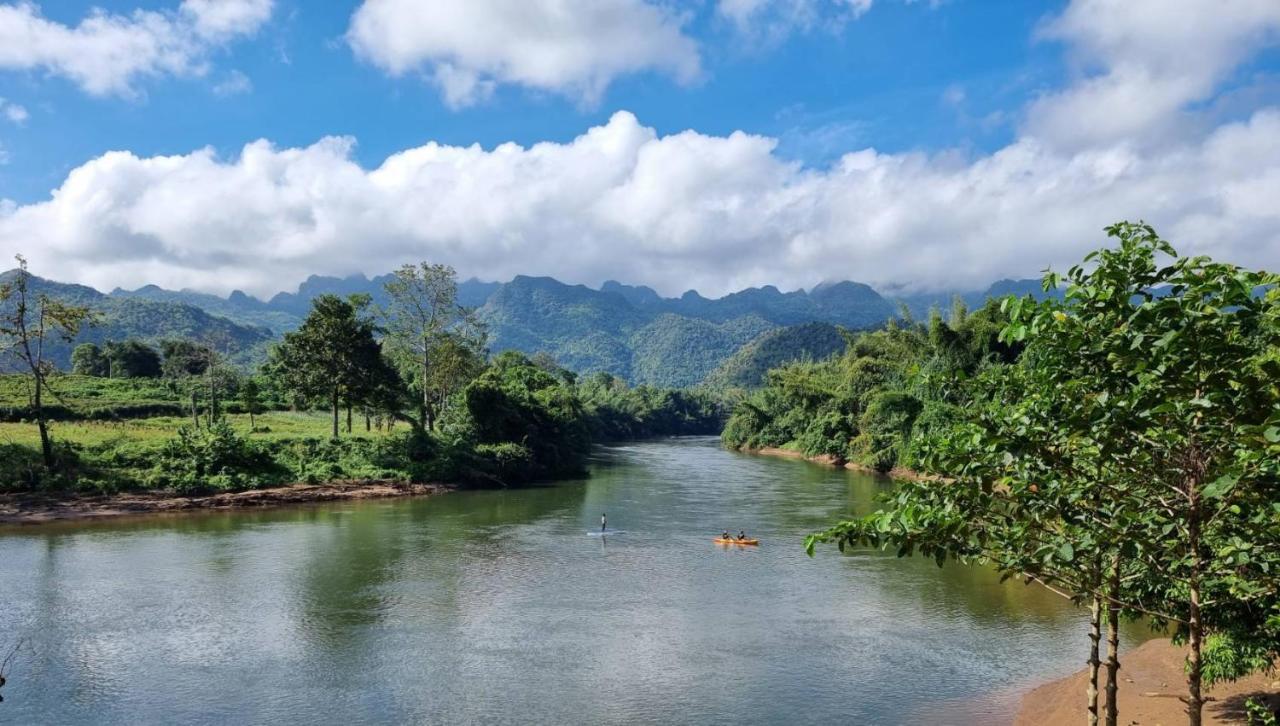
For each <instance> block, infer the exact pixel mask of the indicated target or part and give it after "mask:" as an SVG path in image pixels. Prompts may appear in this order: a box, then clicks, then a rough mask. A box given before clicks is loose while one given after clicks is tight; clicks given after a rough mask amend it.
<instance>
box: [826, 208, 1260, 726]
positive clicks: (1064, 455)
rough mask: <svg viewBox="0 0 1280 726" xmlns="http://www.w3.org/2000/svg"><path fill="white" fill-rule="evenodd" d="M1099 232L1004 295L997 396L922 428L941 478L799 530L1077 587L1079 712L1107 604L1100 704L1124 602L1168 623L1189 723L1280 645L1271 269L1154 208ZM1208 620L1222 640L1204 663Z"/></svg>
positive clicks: (1112, 714)
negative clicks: (1042, 294)
mask: <svg viewBox="0 0 1280 726" xmlns="http://www.w3.org/2000/svg"><path fill="white" fill-rule="evenodd" d="M1108 233H1109V234H1110V235H1111V236H1113V237H1114V238H1116V240H1117V242H1118V244H1117V245H1116V246H1115V247H1114V248H1109V249H1104V250H1100V251H1099V252H1097V253H1094V254H1092V255H1090V256H1089V257H1087V258H1086V260H1085V264H1083V265H1080V266H1076V267H1073V268H1072V269H1071V270H1070V271H1069V272H1068V274H1067V282H1068V285H1067V287H1066V291H1065V300H1064V301H1063V302H1061V303H1058V302H1055V301H1053V300H1049V301H1045V302H1042V303H1035V302H1034V301H1031V300H1029V299H1024V300H1016V301H1012V302H1009V303H1007V304H1006V308H1007V309H1008V313H1009V321H1010V322H1009V324H1008V325H1007V326H1005V328H1004V330H1003V332H1002V338H1003V339H1004V340H1005V341H1008V342H1015V343H1019V344H1020V343H1023V342H1025V343H1026V349H1025V352H1024V354H1023V355H1022V357H1021V359H1020V361H1019V364H1018V365H1017V366H1011V367H1008V368H1005V369H997V370H994V371H991V372H989V375H987V376H984V379H986V380H988V382H989V383H991V382H994V384H995V389H994V390H995V391H996V392H997V393H1002V394H1003V395H990V396H983V395H978V396H975V398H974V399H973V402H972V403H970V404H967V405H966V406H965V407H964V411H963V416H962V417H961V418H962V419H963V420H962V422H961V423H960V424H958V425H955V426H953V427H951V428H949V429H946V430H944V431H943V432H941V433H937V434H935V435H934V439H935V440H934V442H933V444H934V449H935V451H934V452H933V453H932V455H931V456H929V457H927V458H926V460H927V461H928V462H929V463H930V464H931V465H932V466H933V468H934V470H935V471H936V472H937V473H939V474H942V475H944V476H946V477H948V478H947V480H945V481H942V482H927V483H907V484H904V485H902V486H900V487H899V489H898V490H897V492H896V493H895V494H894V496H893V498H892V500H891V501H890V502H888V505H889V506H887V507H885V508H884V509H882V510H881V511H880V512H877V513H875V514H874V515H871V516H870V517H867V518H865V519H862V520H855V521H853V522H847V523H842V524H840V525H837V526H836V527H834V528H832V529H831V530H828V531H827V532H824V533H820V534H818V535H816V536H815V537H814V538H813V539H811V541H810V543H811V544H812V543H813V542H817V541H836V542H839V543H840V544H841V545H844V544H847V543H871V544H894V545H896V546H898V547H899V549H900V550H902V551H904V552H911V551H913V550H916V549H919V550H921V551H923V552H925V553H926V554H932V555H935V556H937V557H939V558H942V557H946V556H949V555H953V556H960V557H968V558H975V559H984V560H986V561H989V562H992V563H994V564H995V565H996V566H997V567H999V568H1000V569H1001V570H1003V571H1004V572H1005V573H1006V574H1013V575H1021V576H1026V577H1030V578H1032V579H1037V580H1040V581H1042V582H1045V583H1046V584H1048V585H1049V586H1050V587H1052V588H1055V589H1061V590H1062V591H1063V592H1064V594H1067V595H1071V596H1074V597H1076V598H1083V597H1088V598H1089V600H1090V601H1091V603H1092V605H1093V608H1092V613H1093V617H1092V618H1091V626H1092V627H1091V633H1090V637H1091V657H1090V667H1091V670H1092V672H1093V674H1094V677H1093V679H1092V683H1093V684H1094V686H1093V689H1092V693H1091V699H1090V701H1091V702H1090V706H1091V709H1090V714H1091V722H1094V721H1096V720H1097V717H1098V713H1097V699H1096V681H1097V669H1098V665H1099V659H1098V656H1097V651H1098V647H1099V640H1100V631H1099V623H1100V621H1101V610H1102V609H1103V608H1105V611H1106V614H1107V621H1108V630H1109V634H1108V636H1109V637H1108V646H1109V650H1110V654H1109V658H1108V661H1109V662H1108V668H1107V676H1108V687H1107V692H1108V695H1109V705H1108V710H1107V714H1106V717H1107V720H1108V722H1114V721H1115V719H1116V718H1117V714H1116V711H1115V703H1116V699H1115V693H1116V689H1117V687H1118V684H1117V683H1116V674H1117V671H1118V668H1119V661H1118V657H1117V656H1116V650H1117V648H1118V635H1119V634H1118V630H1117V628H1116V621H1117V619H1118V617H1119V616H1120V615H1121V614H1122V612H1123V611H1126V610H1127V611H1129V612H1133V613H1146V614H1148V615H1151V616H1154V617H1156V618H1157V619H1159V620H1164V621H1168V622H1171V623H1173V624H1174V625H1175V626H1176V633H1177V636H1178V637H1179V638H1180V639H1184V640H1185V642H1186V644H1187V646H1188V657H1187V674H1188V678H1187V691H1188V695H1187V698H1186V702H1187V713H1188V721H1189V723H1191V724H1199V723H1200V720H1201V711H1202V707H1203V703H1204V699H1203V694H1202V686H1203V685H1204V683H1205V681H1206V673H1207V674H1208V676H1207V678H1208V679H1209V680H1212V679H1214V678H1221V677H1237V676H1239V675H1243V672H1244V671H1243V670H1242V668H1241V667H1236V666H1232V665H1222V663H1224V662H1225V663H1228V664H1230V663H1245V664H1251V665H1252V664H1266V663H1269V662H1270V660H1271V659H1272V658H1274V657H1275V656H1276V655H1278V654H1280V578H1277V577H1276V575H1275V573H1276V572H1277V571H1280V548H1278V547H1276V545H1275V543H1276V542H1280V507H1277V506H1276V504H1275V491H1276V490H1277V486H1278V479H1277V465H1276V464H1275V453H1276V452H1275V451H1274V450H1273V449H1275V448H1277V447H1275V446H1274V445H1275V444H1276V443H1280V386H1277V384H1276V381H1277V380H1280V291H1278V290H1277V285H1280V278H1278V277H1277V276H1275V275H1271V274H1267V273H1260V272H1251V271H1247V270H1242V269H1240V268H1237V267H1234V266H1232V265H1226V264H1220V263H1214V262H1212V261H1210V260H1208V259H1206V258H1177V256H1176V253H1175V252H1174V250H1173V248H1172V247H1171V246H1170V245H1169V244H1168V243H1167V242H1165V241H1163V240H1161V239H1160V238H1159V237H1158V236H1157V235H1156V233H1155V231H1154V230H1152V229H1151V228H1150V227H1149V226H1146V225H1141V224H1137V225H1135V224H1127V223H1125V224H1120V225H1116V226H1113V227H1111V228H1109V229H1108ZM1161 257H1168V258H1173V259H1171V260H1170V261H1169V262H1167V263H1164V262H1163V261H1162V260H1161V259H1160V258H1161ZM1058 283H1059V277H1058V276H1056V275H1053V274H1050V275H1048V276H1047V277H1046V281H1045V284H1046V287H1047V288H1056V287H1057V286H1058ZM980 380H982V379H980ZM1015 383H1016V384H1017V385H1013V384H1015ZM1001 386H1005V387H1007V388H1001ZM1211 634H1212V635H1213V636H1214V637H1215V638H1216V641H1215V643H1216V644H1217V647H1216V649H1215V650H1217V651H1221V652H1224V653H1233V654H1234V655H1228V656H1226V657H1222V658H1219V659H1218V663H1217V664H1211V665H1214V667H1213V668H1209V669H1206V661H1205V657H1204V646H1205V642H1206V637H1207V636H1209V635H1211Z"/></svg>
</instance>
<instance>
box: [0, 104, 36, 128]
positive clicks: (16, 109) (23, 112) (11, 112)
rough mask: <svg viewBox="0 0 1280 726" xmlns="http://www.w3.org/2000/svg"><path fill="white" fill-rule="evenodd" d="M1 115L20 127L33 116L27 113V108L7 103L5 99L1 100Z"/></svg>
mask: <svg viewBox="0 0 1280 726" xmlns="http://www.w3.org/2000/svg"><path fill="white" fill-rule="evenodd" d="M0 114H4V117H5V118H7V119H9V120H10V121H12V122H13V123H15V124H18V125H19V126H21V125H22V124H24V123H26V122H27V119H28V118H30V117H31V114H29V113H27V109H26V107H25V106H21V105H19V104H16V103H12V102H10V101H6V100H5V99H4V98H0Z"/></svg>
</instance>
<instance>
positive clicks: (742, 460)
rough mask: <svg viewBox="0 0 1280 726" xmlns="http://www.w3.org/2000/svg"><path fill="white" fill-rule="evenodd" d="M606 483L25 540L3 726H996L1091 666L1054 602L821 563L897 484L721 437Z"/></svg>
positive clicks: (661, 449)
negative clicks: (748, 544) (730, 537)
mask: <svg viewBox="0 0 1280 726" xmlns="http://www.w3.org/2000/svg"><path fill="white" fill-rule="evenodd" d="M591 470H592V471H591V477H590V478H589V479H585V480H582V481H570V482H562V483H558V484H556V485H554V486H547V487H540V488H534V489H524V490H515V491H485V492H461V493H456V494H448V495H443V496H438V497H432V498H426V499H406V500H395V501H381V502H377V501H375V502H363V503H345V504H337V505H321V506H313V507H307V508H299V509H288V510H272V511H262V512H249V513H246V512H239V513H230V514H211V515H190V516H177V517H168V518H160V519H156V518H151V519H143V520H131V521H116V522H100V523H94V524H75V525H61V524H59V525H50V526H44V527H40V528H30V527H28V528H25V529H22V528H17V529H9V530H0V653H3V652H7V651H8V650H9V646H11V645H12V644H13V643H14V642H16V641H17V640H18V639H19V638H25V639H26V641H25V644H24V647H23V649H22V650H20V651H19V653H18V656H17V657H16V658H15V659H14V662H13V664H12V665H11V667H10V672H9V674H8V675H9V684H8V685H7V686H6V687H5V688H4V689H3V690H0V695H3V696H4V697H5V702H4V703H0V723H17V724H43V723H50V724H55V723H56V724H113V723H120V724H125V723H128V724H154V723H209V724H215V723H216V724H222V723H230V724H242V723H260V724H267V723H270V724H284V723H307V724H351V723H448V724H461V723H482V724H493V723H522V724H531V723H537V724H542V723H548V724H553V723H554V724H562V723H592V724H594V723H697V724H710V723H738V724H755V723H761V724H767V723H800V722H819V721H824V722H831V723H857V724H916V723H937V724H947V723H956V724H962V723H989V722H1000V721H1007V720H1008V718H1009V716H1010V714H1011V709H1013V708H1014V707H1015V706H1016V696H1017V692H1018V690H1019V689H1020V688H1024V687H1026V686H1027V685H1030V684H1033V683H1035V682H1038V681H1041V680H1044V679H1046V678H1049V677H1053V676H1057V675H1061V674H1064V673H1066V672H1070V671H1072V670H1075V669H1076V668H1077V667H1078V666H1080V665H1081V664H1082V661H1083V659H1084V656H1085V650H1086V646H1087V641H1086V640H1085V619H1086V618H1085V614H1084V613H1083V612H1082V611H1080V610H1077V609H1074V608H1072V607H1071V606H1070V605H1069V604H1068V603H1065V602H1063V601H1061V600H1060V599H1059V598H1057V597H1056V596H1053V595H1051V594H1049V593H1047V592H1045V591H1043V590H1041V589H1039V588H1036V587H1027V586H1025V585H1021V584H1017V583H1003V584H1002V583H1000V582H999V579H998V577H996V576H995V575H994V574H992V573H991V572H989V571H988V570H985V569H982V568H977V567H964V566H959V565H948V566H947V567H944V568H941V569H940V568H938V567H936V566H935V565H934V564H933V563H932V561H924V560H921V559H918V558H905V559H899V558H897V557H894V556H893V555H892V554H885V553H879V552H866V551H860V552H854V553H850V554H846V555H841V554H840V553H839V552H838V551H836V550H835V549H834V548H827V549H826V550H820V551H819V552H818V554H817V556H816V557H814V558H812V559H810V558H808V557H806V556H805V554H804V550H803V546H802V541H803V536H804V535H805V534H806V533H807V532H810V531H812V530H815V529H818V528H821V527H822V526H824V525H826V524H828V523H830V522H832V521H834V520H836V519H838V518H841V517H844V516H847V515H849V514H851V513H855V512H865V511H867V510H868V508H869V507H871V506H872V497H873V496H874V495H875V494H876V493H877V492H879V491H882V490H884V489H886V488H888V487H889V486H890V485H889V484H888V482H886V481H885V480H883V479H878V478H875V477H870V476H867V475H863V474H857V473H853V472H847V471H843V470H835V469H828V468H823V467H819V466H815V465H812V464H808V463H806V462H802V461H792V460H780V459H770V458H762V457H755V456H748V455H743V454H738V453H733V452H728V451H724V450H722V449H720V448H719V446H718V443H717V441H716V440H715V439H710V438H697V439H675V440H662V441H656V442H645V443H637V444H630V445H622V446H612V447H603V448H600V449H598V450H597V453H596V455H595V457H594V458H593V463H592V467H591ZM601 513H608V516H609V525H610V527H611V528H612V529H615V530H620V531H618V532H616V533H614V534H611V535H607V536H604V537H600V536H598V533H596V534H594V535H593V534H589V532H591V531H593V530H598V529H599V522H600V515H601ZM726 528H727V529H731V530H733V531H735V532H736V531H737V530H738V529H740V528H745V529H747V531H748V532H749V533H750V534H751V535H753V536H758V537H759V538H760V539H761V545H760V546H759V547H758V548H745V547H742V548H740V547H729V548H724V547H720V546H717V545H714V544H713V543H712V542H711V538H712V537H713V536H714V535H715V534H718V533H719V532H720V531H722V530H723V529H726Z"/></svg>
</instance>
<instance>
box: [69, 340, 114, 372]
mask: <svg viewBox="0 0 1280 726" xmlns="http://www.w3.org/2000/svg"><path fill="white" fill-rule="evenodd" d="M71 372H72V373H75V374H78V375H82V376H97V377H99V378H105V377H107V376H108V375H109V374H110V373H111V364H110V362H109V361H108V360H107V358H106V356H104V355H103V354H102V349H101V348H99V347H98V346H97V344H95V343H81V344H80V345H77V346H76V347H75V349H74V350H72V351H71Z"/></svg>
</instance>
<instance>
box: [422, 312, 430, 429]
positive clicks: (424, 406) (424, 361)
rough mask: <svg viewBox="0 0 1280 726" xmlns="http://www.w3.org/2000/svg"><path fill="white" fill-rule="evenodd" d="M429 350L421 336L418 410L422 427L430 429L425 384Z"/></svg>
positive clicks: (428, 402) (428, 366)
mask: <svg viewBox="0 0 1280 726" xmlns="http://www.w3.org/2000/svg"><path fill="white" fill-rule="evenodd" d="M430 364H431V352H430V347H429V346H428V341H426V337H425V335H424V337H422V402H421V403H420V412H421V415H422V416H421V419H422V428H424V429H426V430H431V423H433V421H431V412H430V411H431V389H430V387H428V385H426V376H428V373H429V371H430Z"/></svg>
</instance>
